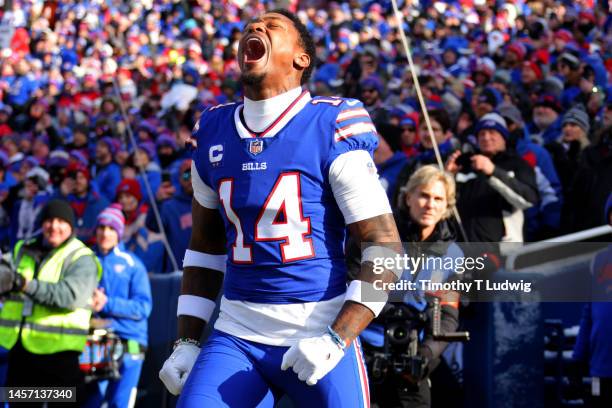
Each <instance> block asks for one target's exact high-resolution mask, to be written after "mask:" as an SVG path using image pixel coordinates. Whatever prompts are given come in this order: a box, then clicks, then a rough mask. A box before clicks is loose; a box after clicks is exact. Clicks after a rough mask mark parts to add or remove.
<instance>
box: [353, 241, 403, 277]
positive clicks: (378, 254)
mask: <svg viewBox="0 0 612 408" xmlns="http://www.w3.org/2000/svg"><path fill="white" fill-rule="evenodd" d="M398 255H400V254H398V253H397V252H396V251H394V250H393V249H391V248H387V247H385V246H381V245H372V246H369V247H367V248H366V249H364V250H363V252H362V253H361V263H364V262H372V263H373V264H374V266H375V267H378V268H380V267H382V268H384V269H385V270H388V271H391V272H393V274H394V275H395V276H397V277H398V278H401V277H402V275H403V273H404V269H403V268H402V267H401V263H400V262H397V260H396V259H397V256H398ZM390 265H392V267H389V266H390ZM375 272H376V271H375Z"/></svg>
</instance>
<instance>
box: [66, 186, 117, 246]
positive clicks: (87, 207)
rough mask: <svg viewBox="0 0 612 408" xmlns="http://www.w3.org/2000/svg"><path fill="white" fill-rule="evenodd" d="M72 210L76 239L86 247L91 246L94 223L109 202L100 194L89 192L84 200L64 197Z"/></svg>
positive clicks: (93, 238)
mask: <svg viewBox="0 0 612 408" xmlns="http://www.w3.org/2000/svg"><path fill="white" fill-rule="evenodd" d="M66 200H67V201H68V202H69V203H70V206H71V207H72V209H73V210H74V215H75V220H76V225H75V233H76V236H77V238H79V239H80V240H81V241H83V242H84V243H85V244H87V245H92V244H93V243H94V242H95V238H96V223H97V218H98V214H100V213H101V212H102V210H104V209H105V208H106V207H108V206H109V205H110V202H109V201H108V200H107V199H106V198H104V197H102V196H101V195H100V194H98V193H96V192H94V191H90V192H88V193H87V196H86V197H85V198H79V197H77V196H75V195H74V194H70V195H69V196H68V197H66Z"/></svg>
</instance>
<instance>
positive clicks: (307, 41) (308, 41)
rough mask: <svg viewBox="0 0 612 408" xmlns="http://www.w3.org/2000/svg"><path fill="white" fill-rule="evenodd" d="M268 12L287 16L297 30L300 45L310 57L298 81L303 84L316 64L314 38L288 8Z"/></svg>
mask: <svg viewBox="0 0 612 408" xmlns="http://www.w3.org/2000/svg"><path fill="white" fill-rule="evenodd" d="M268 13H276V14H281V15H283V16H285V17H287V18H288V19H289V20H291V22H292V23H293V26H294V27H295V29H296V30H297V32H298V34H299V41H300V46H301V47H302V48H303V49H304V51H306V54H308V56H309V57H310V65H309V66H308V67H307V68H305V69H304V72H303V73H302V80H301V81H300V83H301V84H302V85H304V84H305V83H306V82H308V80H309V79H310V76H311V75H312V71H313V70H314V67H315V65H316V59H317V51H316V48H315V43H314V40H313V39H312V36H311V35H310V32H309V31H308V29H307V28H306V26H305V25H304V24H302V22H301V21H300V19H299V18H298V16H296V15H295V14H293V13H292V12H290V11H289V10H286V9H282V8H278V9H274V10H271V11H269V12H268Z"/></svg>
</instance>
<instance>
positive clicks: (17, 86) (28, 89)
mask: <svg viewBox="0 0 612 408" xmlns="http://www.w3.org/2000/svg"><path fill="white" fill-rule="evenodd" d="M9 83H10V88H9V91H8V95H7V102H8V103H9V104H10V105H17V106H23V105H25V104H26V103H28V101H29V100H30V96H32V92H34V91H35V90H37V89H38V81H37V80H36V78H34V75H32V74H27V75H22V76H18V77H15V78H13V79H12V80H11V79H9Z"/></svg>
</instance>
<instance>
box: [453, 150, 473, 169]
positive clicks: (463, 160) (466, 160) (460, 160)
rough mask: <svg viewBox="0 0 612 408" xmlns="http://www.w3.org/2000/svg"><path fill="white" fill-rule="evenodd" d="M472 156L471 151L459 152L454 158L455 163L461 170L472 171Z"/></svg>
mask: <svg viewBox="0 0 612 408" xmlns="http://www.w3.org/2000/svg"><path fill="white" fill-rule="evenodd" d="M473 156H474V153H473V152H468V153H461V155H460V156H459V157H457V159H456V160H455V163H457V165H459V166H461V170H462V171H463V172H470V171H472V157H473Z"/></svg>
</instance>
